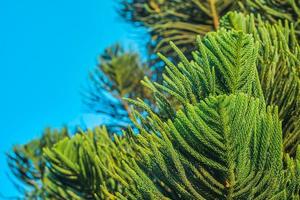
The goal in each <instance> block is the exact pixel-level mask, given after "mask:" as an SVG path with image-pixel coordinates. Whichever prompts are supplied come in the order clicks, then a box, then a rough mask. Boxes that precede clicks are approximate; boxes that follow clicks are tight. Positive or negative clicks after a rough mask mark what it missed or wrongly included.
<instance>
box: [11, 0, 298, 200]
mask: <svg viewBox="0 0 300 200" xmlns="http://www.w3.org/2000/svg"><path fill="white" fill-rule="evenodd" d="M121 3H122V6H121V11H120V12H121V15H123V17H124V18H126V19H127V20H129V21H131V22H133V23H135V24H136V25H138V26H144V27H147V28H150V35H151V37H152V40H153V41H152V42H151V44H150V53H151V54H152V53H153V52H156V51H160V52H162V54H163V55H162V54H158V55H159V57H160V58H161V59H162V60H163V61H164V62H165V64H166V67H165V73H164V74H163V75H162V81H161V82H160V79H159V78H160V74H159V73H157V72H156V71H152V70H150V68H148V67H147V66H146V65H145V64H143V63H142V62H141V61H140V60H139V57H138V55H137V54H136V53H133V52H126V51H125V50H124V49H122V48H121V47H120V46H119V45H115V46H112V47H110V48H107V49H106V50H105V52H104V53H103V54H102V55H101V56H100V59H99V60H100V61H99V67H98V68H97V69H96V70H95V72H94V73H92V75H91V79H92V86H91V88H90V91H88V92H87V93H86V98H85V103H86V104H87V105H88V106H89V107H90V108H91V109H92V110H93V111H95V112H97V113H100V114H103V115H107V116H109V117H110V119H111V121H110V123H108V124H106V125H107V128H108V130H107V129H106V128H104V127H103V128H96V129H95V130H93V131H91V130H89V131H87V132H79V133H76V134H75V135H74V136H73V137H71V138H70V137H68V134H67V133H66V130H63V131H62V133H54V134H50V133H47V134H45V135H44V136H43V137H42V139H41V140H34V141H32V142H30V143H29V144H27V145H24V146H21V147H16V148H15V149H14V152H13V153H11V154H10V155H9V164H10V166H11V168H12V171H13V173H14V174H15V176H17V177H18V178H19V179H20V180H21V181H23V182H24V183H25V184H26V185H29V186H30V187H31V188H32V189H30V190H29V191H28V192H26V194H25V196H26V198H28V199H300V145H299V143H300V108H299V106H300V80H299V78H300V68H299V64H300V62H299V57H300V55H299V54H300V49H299V48H300V47H299V44H298V43H299V42H298V38H299V27H298V18H299V14H300V11H299V10H300V8H299V5H298V4H299V3H298V2H297V1H295V0H283V1H279V0H270V1H265V0H238V1H234V0H205V1H200V0H176V1H166V0H130V1H129V0H121ZM230 10H239V11H243V12H245V13H248V12H250V13H251V12H258V13H259V14H260V15H257V17H255V16H254V15H252V14H251V15H244V14H239V13H235V12H230V13H227V12H228V11H230ZM226 13H227V14H226ZM224 15H225V16H224ZM221 16H224V17H223V18H222V20H221V21H220V24H219V17H221ZM278 19H282V20H285V21H283V22H280V21H277V20H278ZM212 30H216V31H217V32H210V31H212ZM208 32H210V33H208ZM196 35H200V36H199V37H197V38H196ZM202 36H204V37H203V38H201V37H202ZM171 40H172V41H173V42H171V45H167V44H168V43H169V41H171ZM194 41H196V42H194ZM179 49H180V50H179ZM187 53H188V54H187ZM173 55H177V57H176V58H175V57H172V58H170V57H171V56H173ZM174 63H177V64H174ZM153 73H154V74H153ZM144 76H148V77H150V78H145V79H144V81H142V83H143V85H144V86H146V87H141V86H140V85H139V82H140V80H142V79H143V77H144ZM153 77H154V78H153ZM149 79H150V80H153V79H158V82H157V83H155V82H152V81H150V80H149ZM123 97H126V99H129V102H131V103H133V104H135V105H136V108H135V109H134V110H131V108H130V107H129V105H128V102H127V101H125V100H124V99H123ZM130 99H137V100H130ZM154 102H155V104H154ZM131 120H133V121H132V122H131ZM133 124H134V125H133ZM128 125H130V126H131V128H127V126H128ZM121 128H122V129H126V131H123V136H117V135H113V134H112V131H119V132H120V130H121ZM125 132H126V134H125ZM135 132H138V134H134V133H135ZM55 143H56V144H55ZM53 144H55V145H53ZM42 151H44V154H42Z"/></svg>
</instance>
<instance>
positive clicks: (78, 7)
mask: <svg viewBox="0 0 300 200" xmlns="http://www.w3.org/2000/svg"><path fill="white" fill-rule="evenodd" d="M114 2H116V0H115V1H114V0H27V1H24V0H6V1H4V0H1V1H0V127H1V132H0V135H1V139H0V193H2V194H4V195H6V196H12V195H13V196H14V195H16V194H17V193H16V190H15V189H14V187H13V186H12V184H11V183H10V182H9V180H8V178H7V175H6V174H7V173H8V172H9V170H8V167H7V166H6V160H5V156H4V153H5V152H7V151H8V150H9V148H10V147H11V146H12V145H13V144H19V143H24V142H27V141H29V140H30V139H32V138H34V137H37V136H39V135H40V134H41V132H42V131H43V129H44V128H45V127H48V126H51V127H60V126H62V125H64V124H70V125H74V124H76V123H77V122H79V120H78V119H79V118H80V116H81V113H84V112H85V108H84V106H83V105H82V102H81V96H80V91H82V90H83V88H84V85H85V84H86V83H87V79H88V78H87V77H88V72H89V70H92V69H93V68H94V67H95V65H96V60H97V55H98V54H99V53H101V51H102V50H103V49H104V48H105V47H107V46H109V45H111V44H113V43H115V42H117V41H119V42H122V43H126V44H132V45H133V46H134V45H136V44H135V43H134V40H136V39H138V38H137V36H136V34H135V31H134V30H132V29H133V27H131V26H129V25H126V24H125V23H124V22H122V20H121V19H120V18H118V16H117V13H116V12H115V7H116V4H115V3H114ZM85 119H86V121H87V123H89V124H91V125H94V124H97V123H98V122H99V121H98V118H95V117H93V116H91V115H85Z"/></svg>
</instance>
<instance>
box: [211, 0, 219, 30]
mask: <svg viewBox="0 0 300 200" xmlns="http://www.w3.org/2000/svg"><path fill="white" fill-rule="evenodd" d="M209 3H210V9H211V12H212V16H213V21H214V28H215V30H217V29H218V27H219V16H218V13H217V8H216V0H209Z"/></svg>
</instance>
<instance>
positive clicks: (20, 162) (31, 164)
mask: <svg viewBox="0 0 300 200" xmlns="http://www.w3.org/2000/svg"><path fill="white" fill-rule="evenodd" d="M63 138H68V131H67V129H62V130H61V131H59V132H58V131H56V130H55V131H51V130H50V129H46V130H45V132H44V134H43V135H42V137H41V138H38V139H35V140H32V141H31V142H29V143H27V144H25V145H22V146H20V145H16V146H14V148H13V151H12V152H10V153H9V154H8V155H7V159H8V165H9V167H10V169H11V171H12V173H13V174H14V176H15V177H16V178H17V179H18V180H19V181H20V182H21V184H20V187H21V188H22V190H25V192H24V195H25V196H24V198H26V199H39V198H45V196H46V191H45V188H44V185H43V181H44V180H45V174H46V173H47V170H46V162H45V160H44V159H43V149H44V148H45V147H49V148H50V147H52V146H53V145H54V144H55V143H57V142H58V141H60V140H62V139H63ZM16 184H18V185H19V183H16ZM28 188H30V189H28Z"/></svg>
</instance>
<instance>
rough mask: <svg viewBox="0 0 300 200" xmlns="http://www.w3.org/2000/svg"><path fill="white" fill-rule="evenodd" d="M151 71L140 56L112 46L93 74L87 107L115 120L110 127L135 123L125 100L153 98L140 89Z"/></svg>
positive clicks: (86, 101)
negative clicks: (140, 84)
mask: <svg viewBox="0 0 300 200" xmlns="http://www.w3.org/2000/svg"><path fill="white" fill-rule="evenodd" d="M149 72H150V70H149V69H148V68H147V66H146V65H145V64H143V63H141V61H140V59H139V55H138V54H137V53H133V52H129V51H128V52H126V51H125V50H124V49H123V48H122V47H121V46H120V45H118V44H116V45H114V46H111V47H109V48H107V49H105V51H104V53H103V54H101V55H100V57H99V65H98V68H97V69H96V70H95V71H94V72H93V73H91V75H90V78H91V81H92V82H91V87H90V90H89V91H87V92H86V93H84V95H85V99H84V100H85V104H86V105H87V106H88V107H89V108H90V109H91V110H92V111H94V112H96V113H99V114H102V115H106V116H108V117H110V118H111V120H113V121H112V123H111V124H106V126H107V127H108V128H110V129H112V130H117V129H120V128H126V127H127V126H128V125H129V124H131V122H130V119H129V117H130V116H129V115H130V109H129V107H128V105H127V102H124V101H123V100H122V98H123V97H129V98H135V97H141V98H143V99H145V98H148V99H149V98H150V94H149V91H147V90H145V88H142V87H140V86H139V83H140V80H142V79H143V77H144V76H145V75H149Z"/></svg>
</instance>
